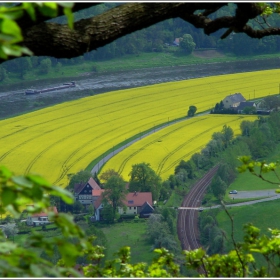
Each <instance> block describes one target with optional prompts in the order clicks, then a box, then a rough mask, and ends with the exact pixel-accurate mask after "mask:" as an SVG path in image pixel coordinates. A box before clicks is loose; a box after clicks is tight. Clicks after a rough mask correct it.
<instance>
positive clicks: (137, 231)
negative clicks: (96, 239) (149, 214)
mask: <svg viewBox="0 0 280 280" xmlns="http://www.w3.org/2000/svg"><path fill="white" fill-rule="evenodd" d="M101 230H102V231H103V232H104V234H105V236H106V238H107V240H108V248H107V260H111V259H113V258H115V256H114V254H115V253H116V252H118V250H119V249H120V248H122V247H124V246H129V247H130V252H131V261H132V263H138V262H147V263H151V261H152V260H153V258H154V257H155V256H156V254H155V253H154V252H153V251H152V250H151V248H152V245H151V244H149V243H148V242H147V240H146V237H145V232H146V220H143V222H139V223H135V222H133V221H131V222H123V223H117V224H112V225H109V226H106V227H103V228H101Z"/></svg>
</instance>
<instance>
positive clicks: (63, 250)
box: [58, 242, 81, 266]
mask: <svg viewBox="0 0 280 280" xmlns="http://www.w3.org/2000/svg"><path fill="white" fill-rule="evenodd" d="M58 250H59V252H60V254H61V256H62V258H63V260H64V261H65V264H66V265H67V266H72V265H74V264H75V260H76V258H77V257H78V256H80V255H81V252H80V250H78V248H77V247H76V246H75V245H73V244H71V243H69V242H63V243H62V244H61V243H60V246H59V247H58Z"/></svg>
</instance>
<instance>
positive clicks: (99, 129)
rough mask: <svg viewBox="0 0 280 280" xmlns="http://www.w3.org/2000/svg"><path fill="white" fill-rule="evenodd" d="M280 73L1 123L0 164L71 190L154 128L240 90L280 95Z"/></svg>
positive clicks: (170, 88) (86, 101)
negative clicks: (108, 154)
mask: <svg viewBox="0 0 280 280" xmlns="http://www.w3.org/2000/svg"><path fill="white" fill-rule="evenodd" d="M279 75H280V70H269V71H260V72H250V73H240V74H231V75H221V76H214V77H207V78H199V79H193V80H184V81H179V82H178V81H177V82H170V83H164V84H158V85H153V86H146V87H141V88H134V89H127V90H119V91H115V92H109V93H106V94H99V95H96V96H92V97H87V98H83V99H79V100H75V101H71V102H66V103H63V104H59V105H56V106H53V107H49V108H45V109H42V110H38V111H35V112H32V113H28V114H24V115H21V116H18V117H14V118H10V119H6V120H2V121H0V127H1V130H0V164H1V165H6V166H7V167H9V168H10V169H11V170H13V171H14V172H15V173H17V174H23V173H27V172H36V173H39V174H41V175H43V176H45V177H46V178H47V179H48V180H49V181H50V182H52V183H53V184H56V185H59V186H62V187H65V186H66V185H67V183H68V176H67V175H68V174H73V173H76V172H78V171H79V170H81V169H85V168H86V167H87V166H88V164H89V163H90V162H91V161H92V160H94V159H95V158H97V157H98V156H99V155H101V154H103V153H104V152H105V151H107V150H108V149H110V148H112V147H113V146H116V145H117V144H118V143H120V142H122V141H124V140H126V139H127V138H129V137H132V136H133V135H135V134H137V133H139V132H143V131H145V130H147V129H149V128H152V127H153V126H157V125H159V124H161V123H165V122H167V121H168V120H169V121H172V120H174V119H176V118H180V117H184V116H186V113H187V111H188V108H189V106H190V105H195V106H197V108H198V112H202V111H205V110H209V109H210V108H212V107H213V106H214V105H215V103H216V102H219V101H220V100H221V99H223V98H224V97H225V96H227V95H228V94H230V93H234V92H241V93H242V94H243V95H244V97H245V98H248V96H249V94H251V98H252V94H253V92H254V89H255V97H256V98H257V97H262V96H266V95H268V94H269V93H270V94H273V93H277V92H278V87H279Z"/></svg>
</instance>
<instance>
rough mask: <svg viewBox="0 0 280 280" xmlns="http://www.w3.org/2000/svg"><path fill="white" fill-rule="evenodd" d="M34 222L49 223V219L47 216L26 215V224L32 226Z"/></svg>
mask: <svg viewBox="0 0 280 280" xmlns="http://www.w3.org/2000/svg"><path fill="white" fill-rule="evenodd" d="M34 223H35V225H37V226H38V225H46V224H50V221H49V219H48V217H47V216H44V217H27V219H26V224H27V225H28V226H33V225H34Z"/></svg>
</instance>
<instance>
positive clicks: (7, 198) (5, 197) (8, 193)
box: [1, 188, 17, 206]
mask: <svg viewBox="0 0 280 280" xmlns="http://www.w3.org/2000/svg"><path fill="white" fill-rule="evenodd" d="M1 198H2V203H3V206H7V205H9V204H12V203H13V202H14V201H15V199H16V198H17V194H16V192H14V191H13V190H11V189H8V188H5V189H3V190H2V194H1Z"/></svg>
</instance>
